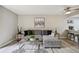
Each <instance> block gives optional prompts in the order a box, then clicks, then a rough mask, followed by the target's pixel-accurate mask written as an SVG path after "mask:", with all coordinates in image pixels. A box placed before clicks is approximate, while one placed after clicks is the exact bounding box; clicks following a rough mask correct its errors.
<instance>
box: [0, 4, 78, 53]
mask: <svg viewBox="0 0 79 59" xmlns="http://www.w3.org/2000/svg"><path fill="white" fill-rule="evenodd" d="M78 7H79V6H74V5H73V6H71V5H1V6H0V27H1V29H0V47H1V48H0V52H1V53H5V52H6V53H77V52H79V50H78V49H79V48H78V34H79V33H78V31H77V33H76V34H77V35H73V34H72V33H71V31H70V32H68V30H69V26H74V27H75V29H76V30H78V29H79V28H78V23H77V22H78V13H79V12H78ZM73 10H75V11H74V12H72V11H73ZM70 11H71V12H72V13H69V14H67V13H68V12H70ZM65 13H66V14H65ZM72 19H73V20H74V19H77V21H74V23H73V20H72ZM69 20H70V21H69ZM71 29H72V28H70V30H71ZM72 32H73V31H72ZM25 34H26V35H25ZM55 34H56V35H55ZM17 36H19V38H20V39H21V40H20V41H21V42H20V41H19V42H18V40H17V39H18V37H17ZM21 36H22V37H21ZM74 36H75V37H74ZM16 37H17V38H16ZM68 38H69V39H70V40H68ZM40 39H42V40H41V41H40ZM74 39H76V40H74ZM15 41H16V42H15ZM26 42H27V43H26ZM37 43H38V44H37ZM28 44H29V45H28ZM66 46H67V48H64V47H66ZM14 47H15V49H13V48H14ZM26 47H27V48H26ZM70 47H71V48H70ZM8 50H9V51H8Z"/></svg>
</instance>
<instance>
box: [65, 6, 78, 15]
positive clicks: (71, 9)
mask: <svg viewBox="0 0 79 59" xmlns="http://www.w3.org/2000/svg"><path fill="white" fill-rule="evenodd" d="M75 11H79V7H66V8H65V9H64V12H65V14H70V13H72V12H75Z"/></svg>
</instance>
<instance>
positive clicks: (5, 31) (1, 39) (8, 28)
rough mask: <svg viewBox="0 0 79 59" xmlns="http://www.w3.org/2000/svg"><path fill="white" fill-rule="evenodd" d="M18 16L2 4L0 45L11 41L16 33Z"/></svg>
mask: <svg viewBox="0 0 79 59" xmlns="http://www.w3.org/2000/svg"><path fill="white" fill-rule="evenodd" d="M17 20H18V17H17V15H16V14H15V13H13V12H11V11H9V10H7V9H6V8H4V7H2V6H0V47H1V46H4V45H5V44H8V43H9V42H11V41H12V40H13V39H12V38H13V37H14V36H15V34H16V30H17Z"/></svg>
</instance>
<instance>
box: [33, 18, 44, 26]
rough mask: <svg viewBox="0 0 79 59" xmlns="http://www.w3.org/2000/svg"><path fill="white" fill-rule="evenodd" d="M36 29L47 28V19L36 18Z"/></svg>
mask: <svg viewBox="0 0 79 59" xmlns="http://www.w3.org/2000/svg"><path fill="white" fill-rule="evenodd" d="M34 27H45V17H35V19H34Z"/></svg>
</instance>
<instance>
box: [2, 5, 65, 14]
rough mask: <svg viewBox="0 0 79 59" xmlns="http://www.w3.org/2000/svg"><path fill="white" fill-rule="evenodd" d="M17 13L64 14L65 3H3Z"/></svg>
mask: <svg viewBox="0 0 79 59" xmlns="http://www.w3.org/2000/svg"><path fill="white" fill-rule="evenodd" d="M3 7H5V8H7V9H9V10H11V11H13V12H14V13H16V14H17V15H63V13H64V11H63V10H64V6H63V5H3Z"/></svg>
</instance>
